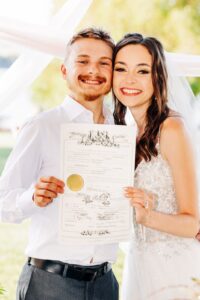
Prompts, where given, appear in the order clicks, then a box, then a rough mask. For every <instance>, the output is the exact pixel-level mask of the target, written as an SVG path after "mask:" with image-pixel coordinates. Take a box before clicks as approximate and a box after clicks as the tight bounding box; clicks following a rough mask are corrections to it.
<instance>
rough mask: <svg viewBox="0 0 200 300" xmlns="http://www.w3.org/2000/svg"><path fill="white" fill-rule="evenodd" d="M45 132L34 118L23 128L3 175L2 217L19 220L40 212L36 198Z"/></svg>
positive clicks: (0, 195)
mask: <svg viewBox="0 0 200 300" xmlns="http://www.w3.org/2000/svg"><path fill="white" fill-rule="evenodd" d="M41 135H42V132H41V128H40V126H39V122H36V121H30V122H29V123H27V124H26V125H25V126H24V127H23V129H22V130H21V131H20V133H19V136H18V139H17V143H16V146H15V148H14V149H13V151H12V153H11V155H10V156H9V158H8V161H7V163H6V166H5V169H4V171H3V173H2V176H1V177H0V220H1V221H3V222H11V223H19V222H21V221H22V220H24V219H26V218H28V217H30V216H31V215H32V214H34V213H35V212H37V210H38V209H39V207H37V206H36V205H35V204H34V202H33V201H32V195H33V193H34V185H35V182H36V181H37V179H38V176H39V171H40V169H41V165H42V152H43V149H42V147H43V146H42V145H43V143H42V136H41Z"/></svg>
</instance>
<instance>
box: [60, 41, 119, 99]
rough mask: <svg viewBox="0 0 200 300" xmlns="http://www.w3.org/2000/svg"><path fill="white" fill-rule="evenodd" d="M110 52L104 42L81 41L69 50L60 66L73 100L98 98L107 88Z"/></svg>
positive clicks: (109, 86) (109, 83) (109, 74)
mask: <svg viewBox="0 0 200 300" xmlns="http://www.w3.org/2000/svg"><path fill="white" fill-rule="evenodd" d="M112 52H113V51H112V49H111V47H110V46H109V45H107V44H106V43H105V42H104V41H101V40H96V39H93V38H83V39H79V40H77V41H75V42H74V44H72V45H71V46H70V48H69V57H68V59H67V61H66V63H65V66H64V65H62V68H61V70H62V73H63V76H64V79H66V81H67V85H68V88H69V95H70V96H72V98H74V99H75V100H77V101H94V100H96V99H99V98H100V99H101V98H103V96H104V95H105V94H107V93H108V92H109V91H110V89H111V81H112Z"/></svg>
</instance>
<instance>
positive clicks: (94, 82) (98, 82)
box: [84, 80, 101, 84]
mask: <svg viewBox="0 0 200 300" xmlns="http://www.w3.org/2000/svg"><path fill="white" fill-rule="evenodd" d="M84 82H85V83H87V84H100V83H101V82H100V81H98V80H84Z"/></svg>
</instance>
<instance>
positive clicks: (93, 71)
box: [88, 64, 99, 75]
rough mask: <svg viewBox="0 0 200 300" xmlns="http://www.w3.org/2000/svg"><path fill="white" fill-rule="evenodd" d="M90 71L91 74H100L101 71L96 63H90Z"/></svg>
mask: <svg viewBox="0 0 200 300" xmlns="http://www.w3.org/2000/svg"><path fill="white" fill-rule="evenodd" d="M88 73H89V74H94V75H95V74H98V73H99V68H98V66H97V65H96V64H90V65H89V66H88Z"/></svg>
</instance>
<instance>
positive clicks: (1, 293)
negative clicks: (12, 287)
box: [0, 286, 5, 296]
mask: <svg viewBox="0 0 200 300" xmlns="http://www.w3.org/2000/svg"><path fill="white" fill-rule="evenodd" d="M4 292H5V290H4V288H3V287H1V286H0V296H1V295H3V294H4Z"/></svg>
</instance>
